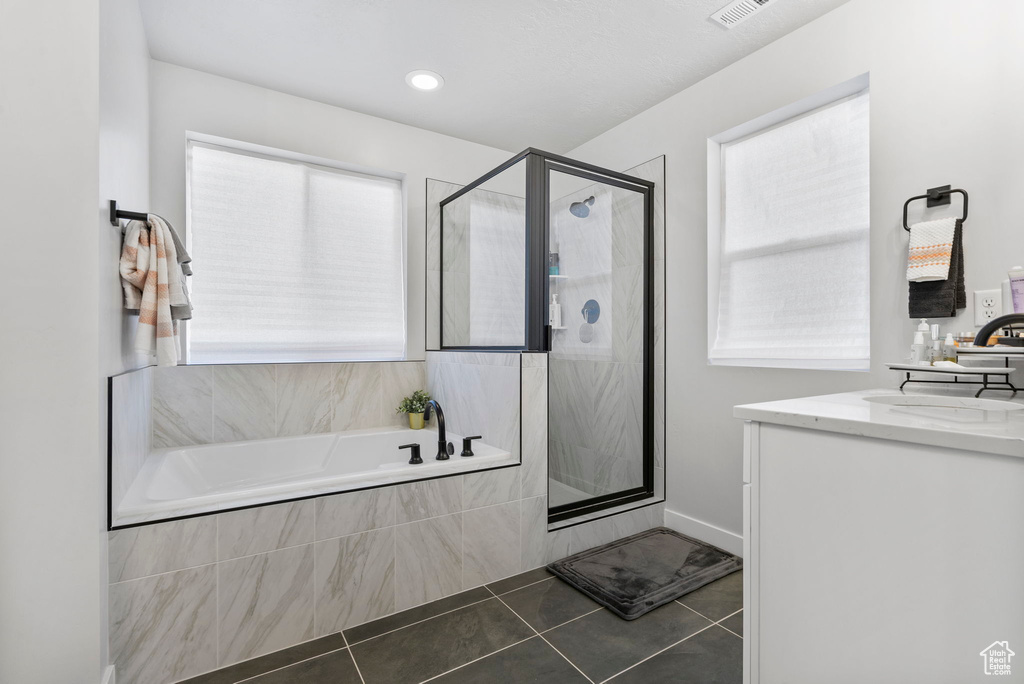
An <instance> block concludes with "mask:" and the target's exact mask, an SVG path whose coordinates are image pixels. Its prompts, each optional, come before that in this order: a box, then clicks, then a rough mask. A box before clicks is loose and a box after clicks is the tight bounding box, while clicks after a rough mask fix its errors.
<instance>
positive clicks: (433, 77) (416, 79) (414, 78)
mask: <svg viewBox="0 0 1024 684" xmlns="http://www.w3.org/2000/svg"><path fill="white" fill-rule="evenodd" d="M405 82H406V83H408V84H409V87H410V88H415V89H416V90H440V89H441V87H442V86H444V79H443V78H441V74H439V73H436V72H433V71H427V70H426V69H417V70H416V71H410V72H409V73H407V74H406V75H405Z"/></svg>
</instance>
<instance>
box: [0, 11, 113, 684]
mask: <svg viewBox="0 0 1024 684" xmlns="http://www.w3.org/2000/svg"><path fill="white" fill-rule="evenodd" d="M99 16H100V9H99V3H98V2H96V1H95V0H92V1H80V2H54V1H50V0H46V1H44V0H4V2H3V3H2V4H0V83H2V84H3V86H2V87H0V131H2V135H0V226H2V228H0V230H2V231H3V238H4V242H3V244H4V251H5V254H6V255H7V258H6V259H5V263H4V266H3V268H0V292H3V304H2V311H3V323H2V325H0V358H2V359H3V361H2V362H0V364H2V365H0V472H2V475H0V549H2V551H0V681H3V682H40V683H49V682H55V683H63V682H76V683H77V682H97V681H99V678H100V671H101V668H102V666H103V664H104V662H103V655H102V653H103V649H104V646H103V642H104V639H103V637H102V626H101V625H102V624H103V622H104V619H103V598H102V595H101V587H102V585H103V584H104V581H105V580H104V576H103V575H102V571H101V567H102V566H103V565H105V563H106V557H105V552H104V550H105V547H103V546H102V544H103V541H102V540H103V537H104V534H103V524H102V520H101V518H100V512H101V511H102V507H103V499H104V491H105V482H104V469H103V461H102V460H101V457H100V453H99V451H98V445H99V444H100V441H101V438H100V432H99V426H100V416H101V413H102V410H103V409H102V404H101V401H100V396H101V392H102V389H101V385H100V382H99V373H98V372H97V371H98V368H97V359H98V358H99V348H98V339H99V332H98V326H99V321H98V318H97V311H98V310H99V290H98V268H99V263H98V260H97V259H96V255H97V252H98V250H99V247H100V237H99V233H98V232H97V226H98V225H99V215H100V209H99V207H98V206H97V192H98V189H99V182H98V173H97V169H98V107H99V105H98V100H99V84H98V81H99V68H98V64H99V59H98V35H99ZM107 229H108V230H109V229H110V226H109V225H108V226H107Z"/></svg>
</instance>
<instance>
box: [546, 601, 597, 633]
mask: <svg viewBox="0 0 1024 684" xmlns="http://www.w3.org/2000/svg"><path fill="white" fill-rule="evenodd" d="M600 610H604V608H602V607H601V606H598V607H597V608H595V609H594V610H591V611H589V612H587V613H584V614H583V615H577V616H576V617H574V618H573V619H572V620H566V621H565V622H563V623H561V624H557V625H555V626H554V627H548V628H547V629H545V630H544V631H543V632H537V633H538V634H547V633H548V632H550V631H551V630H553V629H558V628H559V627H564V626H565V625H567V624H569V623H570V622H576V621H577V620H579V619H581V618H585V617H587V616H588V615H593V614H594V613H596V612H598V611H600Z"/></svg>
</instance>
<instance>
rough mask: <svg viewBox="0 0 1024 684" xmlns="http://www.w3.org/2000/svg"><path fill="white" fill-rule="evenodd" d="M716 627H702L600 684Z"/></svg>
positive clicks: (711, 625)
mask: <svg viewBox="0 0 1024 684" xmlns="http://www.w3.org/2000/svg"><path fill="white" fill-rule="evenodd" d="M694 612H697V611H694ZM714 626H715V624H714V623H711V624H710V625H707V626H706V627H702V628H701V629H698V630H697V631H696V632H694V633H693V634H691V635H689V636H688V637H685V638H683V639H680V640H679V641H677V642H675V643H674V644H669V645H668V646H666V647H665V648H663V649H661V650H660V651H658V652H657V653H652V654H651V655H649V656H647V657H646V658H644V659H643V660H640V661H637V662H635V663H633V664H632V665H630V666H629V667H627V668H626V669H625V670H622V671H621V672H616V673H615V674H613V675H612V676H611V677H609V678H608V679H604V680H602V681H601V683H600V684H607V683H608V682H610V681H611V680H613V679H615V678H616V677H618V676H620V675H622V674H623V673H625V672H629V671H630V670H632V669H633V668H634V667H636V666H637V665H640V664H642V663H646V662H647V661H648V660H650V659H651V658H654V657H655V656H659V655H661V654H662V653H664V652H665V651H667V650H669V649H670V648H675V647H676V646H678V645H679V644H681V643H683V642H684V641H686V640H687V639H692V638H693V637H695V636H697V635H698V634H700V633H701V632H705V631H707V630H709V629H711V628H712V627H714Z"/></svg>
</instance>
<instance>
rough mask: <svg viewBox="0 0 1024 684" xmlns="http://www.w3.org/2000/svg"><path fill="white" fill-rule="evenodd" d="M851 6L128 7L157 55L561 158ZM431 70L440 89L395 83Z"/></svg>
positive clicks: (636, 0)
mask: <svg viewBox="0 0 1024 684" xmlns="http://www.w3.org/2000/svg"><path fill="white" fill-rule="evenodd" d="M846 1H847V0H775V1H774V2H773V3H772V4H770V5H769V6H767V7H766V8H764V9H763V10H762V11H761V12H759V13H758V14H755V15H754V16H752V17H751V18H749V19H747V20H746V21H745V22H744V23H742V24H740V25H739V26H735V27H734V28H732V29H729V30H726V29H725V28H723V27H721V26H720V25H718V24H715V23H713V22H712V21H711V20H710V19H708V16H709V15H710V14H711V13H712V12H714V11H716V10H718V9H719V8H720V7H722V6H723V5H725V4H727V2H728V0H629V2H625V1H624V0H443V1H442V0H433V1H427V0H258V1H257V0H215V1H211V0H174V1H173V2H171V1H169V0H139V5H140V7H141V9H142V17H143V22H144V24H145V28H146V36H147V39H148V41H149V48H150V54H151V55H152V57H153V58H154V59H157V60H161V61H165V62H170V63H172V64H178V65H180V66H185V67H189V68H192V69H198V70H200V71H206V72H209V73H212V74H217V75H220V76H225V77H227V78H232V79H235V80H239V81H244V82H246V83H251V84H254V85H258V86H262V87H264V88H270V89H273V90H278V91H281V92H285V93H290V94H292V95H298V96H300V97H305V98H309V99H312V100H317V101H320V102H325V103H327V104H331V105H336V106H338V107H344V108H346V109H351V110H355V111H358V112H363V113H365V114H371V115H373V116H378V117H382V118H385V119H390V120H392V121H398V122H401V123H404V124H409V125H412V126H418V127H420V128H425V129H428V130H431V131H437V132H439V133H445V134H447V135H452V136H456V137H459V138H463V139H466V140H471V141H474V142H478V143H482V144H485V145H490V146H493V147H498V148H502V149H505V150H509V151H518V150H521V149H523V148H526V147H530V146H532V147H538V148H541V149H546V150H549V151H552V152H566V151H568V150H571V149H573V148H575V147H577V146H578V145H580V144H582V143H583V142H586V141H587V140H590V139H591V138H593V137H595V136H597V135H599V134H600V133H603V132H604V131H606V130H608V129H609V128H612V127H614V126H615V125H617V124H619V123H621V122H622V121H625V120H626V119H629V118H630V117H632V116H634V115H636V114H637V113H639V112H641V111H643V110H645V109H647V108H648V107H650V106H652V105H654V104H656V103H658V102H660V101H662V100H664V99H665V98H667V97H669V96H670V95H672V94H674V93H677V92H679V91H680V90H682V89H684V88H686V87H688V86H690V85H692V84H694V83H696V82H697V81H699V80H701V79H702V78H704V77H706V76H708V75H710V74H712V73H714V72H715V71H718V70H719V69H721V68H723V67H725V66H726V65H728V64H731V63H732V62H735V61H736V60H738V59H740V58H741V57H743V56H745V55H748V54H750V53H751V52H754V51H755V50H757V49H758V48H760V47H762V46H764V45H767V44H768V43H770V42H772V41H774V40H776V39H778V38H780V37H782V36H783V35H785V34H787V33H789V32H790V31H793V30H794V29H796V28H798V27H800V26H802V25H803V24H805V23H807V22H809V21H811V20H813V19H815V18H817V17H819V16H821V15H823V14H825V13H827V12H828V11H830V10H832V9H834V8H836V7H838V6H840V5H842V4H843V3H844V2H846ZM413 69H430V70H432V71H436V72H438V73H440V74H441V75H442V76H443V77H444V79H445V86H444V88H442V89H441V90H439V91H436V92H431V93H424V92H418V91H414V90H412V89H411V88H409V87H408V86H407V85H406V84H405V74H406V73H407V72H409V71H412V70H413Z"/></svg>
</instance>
